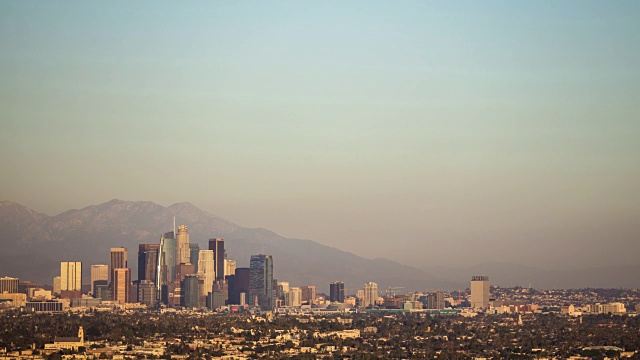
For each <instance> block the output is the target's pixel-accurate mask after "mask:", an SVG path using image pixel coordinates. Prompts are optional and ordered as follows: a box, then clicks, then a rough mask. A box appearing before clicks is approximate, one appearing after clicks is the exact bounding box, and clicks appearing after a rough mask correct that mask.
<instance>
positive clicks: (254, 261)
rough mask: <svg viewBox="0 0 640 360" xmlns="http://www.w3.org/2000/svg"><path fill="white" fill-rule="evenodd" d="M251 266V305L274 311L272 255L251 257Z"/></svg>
mask: <svg viewBox="0 0 640 360" xmlns="http://www.w3.org/2000/svg"><path fill="white" fill-rule="evenodd" d="M249 264H250V265H249V269H250V270H249V305H259V306H260V307H262V308H263V309H265V310H272V309H273V307H274V305H275V292H274V289H273V258H272V257H271V255H262V254H261V255H251V261H250V262H249Z"/></svg>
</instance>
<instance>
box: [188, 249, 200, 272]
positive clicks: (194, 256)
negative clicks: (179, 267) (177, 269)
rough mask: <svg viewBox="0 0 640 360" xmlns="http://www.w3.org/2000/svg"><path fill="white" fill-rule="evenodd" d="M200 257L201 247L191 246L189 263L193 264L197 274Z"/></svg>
mask: <svg viewBox="0 0 640 360" xmlns="http://www.w3.org/2000/svg"><path fill="white" fill-rule="evenodd" d="M199 257H200V245H198V244H191V243H190V244H189V262H190V263H192V264H193V266H194V268H195V271H196V273H198V272H199V271H198V259H199Z"/></svg>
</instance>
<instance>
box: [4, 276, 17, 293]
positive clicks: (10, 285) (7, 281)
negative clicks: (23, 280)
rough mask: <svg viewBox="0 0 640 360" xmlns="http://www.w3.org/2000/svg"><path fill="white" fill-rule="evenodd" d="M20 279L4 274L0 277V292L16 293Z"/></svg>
mask: <svg viewBox="0 0 640 360" xmlns="http://www.w3.org/2000/svg"><path fill="white" fill-rule="evenodd" d="M19 282H20V280H19V279H18V278H12V277H8V276H5V277H3V278H0V294H2V293H5V292H6V293H9V294H16V293H17V292H18V283H19Z"/></svg>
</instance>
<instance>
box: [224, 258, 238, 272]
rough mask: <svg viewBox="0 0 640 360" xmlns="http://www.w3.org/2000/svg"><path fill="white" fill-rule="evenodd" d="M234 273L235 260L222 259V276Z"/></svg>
mask: <svg viewBox="0 0 640 360" xmlns="http://www.w3.org/2000/svg"><path fill="white" fill-rule="evenodd" d="M235 273H236V261H235V260H228V259H224V276H227V275H233V274H235Z"/></svg>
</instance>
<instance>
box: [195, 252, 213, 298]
mask: <svg viewBox="0 0 640 360" xmlns="http://www.w3.org/2000/svg"><path fill="white" fill-rule="evenodd" d="M198 273H200V274H203V275H204V284H203V286H204V289H205V294H207V293H209V292H210V291H211V289H212V288H213V282H214V281H215V280H216V273H215V268H214V261H213V250H200V251H199V252H198Z"/></svg>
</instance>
